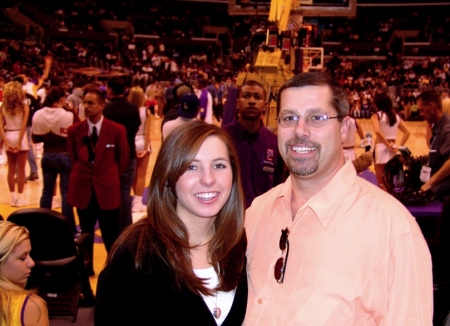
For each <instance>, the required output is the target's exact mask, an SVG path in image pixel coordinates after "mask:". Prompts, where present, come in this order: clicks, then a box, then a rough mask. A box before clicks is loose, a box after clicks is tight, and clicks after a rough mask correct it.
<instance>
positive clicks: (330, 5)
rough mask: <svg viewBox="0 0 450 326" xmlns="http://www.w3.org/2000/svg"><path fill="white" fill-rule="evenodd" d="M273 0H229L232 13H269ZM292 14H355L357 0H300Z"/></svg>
mask: <svg viewBox="0 0 450 326" xmlns="http://www.w3.org/2000/svg"><path fill="white" fill-rule="evenodd" d="M270 3H271V0H229V2H228V13H229V14H230V15H269V11H270ZM299 3H300V6H299V7H297V9H293V10H291V14H292V15H301V16H304V17H321V16H322V17H326V16H335V17H336V16H344V17H347V16H355V15H356V0H299Z"/></svg>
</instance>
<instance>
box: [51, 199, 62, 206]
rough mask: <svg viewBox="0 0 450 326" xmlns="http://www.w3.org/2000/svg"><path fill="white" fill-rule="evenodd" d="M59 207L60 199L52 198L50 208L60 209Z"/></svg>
mask: <svg viewBox="0 0 450 326" xmlns="http://www.w3.org/2000/svg"><path fill="white" fill-rule="evenodd" d="M60 207H61V197H58V196H53V199H52V208H60Z"/></svg>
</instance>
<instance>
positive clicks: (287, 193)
mask: <svg viewBox="0 0 450 326" xmlns="http://www.w3.org/2000/svg"><path fill="white" fill-rule="evenodd" d="M357 177H358V176H357V174H356V171H355V167H354V166H353V163H352V161H351V160H350V159H348V158H346V163H345V164H344V166H343V167H342V168H341V169H340V170H339V171H338V172H337V173H336V174H335V176H334V177H333V178H332V179H331V181H330V182H329V183H328V184H327V185H326V186H325V187H324V188H323V189H321V190H320V191H319V192H318V193H316V194H315V195H314V196H312V197H311V198H310V199H309V200H308V201H307V202H306V203H305V204H304V205H303V206H302V207H300V209H299V210H303V209H306V208H309V209H311V210H312V211H313V212H314V213H315V214H316V215H317V217H318V219H319V220H320V223H321V224H322V226H323V228H324V229H325V228H326V227H327V225H328V223H329V222H330V220H331V219H332V217H333V216H334V213H335V212H336V210H337V209H338V207H339V206H340V204H341V203H342V201H343V200H344V198H345V197H346V196H347V194H348V192H349V190H350V188H351V187H352V185H353V184H354V183H355V181H356V178H357ZM291 178H292V177H291V176H289V177H288V178H287V179H286V181H285V182H284V184H283V185H282V186H281V188H280V191H279V193H278V194H277V196H276V199H275V201H274V203H273V205H272V208H271V213H272V212H273V211H274V210H275V207H276V206H277V205H279V204H280V203H282V204H283V205H284V206H285V208H286V209H288V210H290V209H291V208H290V203H291V197H292V180H291Z"/></svg>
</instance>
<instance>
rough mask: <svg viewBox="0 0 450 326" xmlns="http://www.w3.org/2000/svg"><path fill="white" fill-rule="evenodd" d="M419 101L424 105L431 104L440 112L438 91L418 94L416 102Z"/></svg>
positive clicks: (430, 90)
mask: <svg viewBox="0 0 450 326" xmlns="http://www.w3.org/2000/svg"><path fill="white" fill-rule="evenodd" d="M419 100H422V103H423V104H425V105H428V104H430V103H433V104H434V105H435V107H436V108H438V109H439V110H441V111H442V97H441V94H440V93H439V92H438V91H435V90H434V89H429V90H426V91H423V92H422V93H420V95H419V96H417V101H419Z"/></svg>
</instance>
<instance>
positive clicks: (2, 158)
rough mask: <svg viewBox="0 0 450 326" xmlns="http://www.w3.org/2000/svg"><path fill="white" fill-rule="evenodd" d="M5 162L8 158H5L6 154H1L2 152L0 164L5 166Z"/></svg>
mask: <svg viewBox="0 0 450 326" xmlns="http://www.w3.org/2000/svg"><path fill="white" fill-rule="evenodd" d="M7 162H8V159H7V158H6V156H3V154H0V166H5V165H6V163H7Z"/></svg>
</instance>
